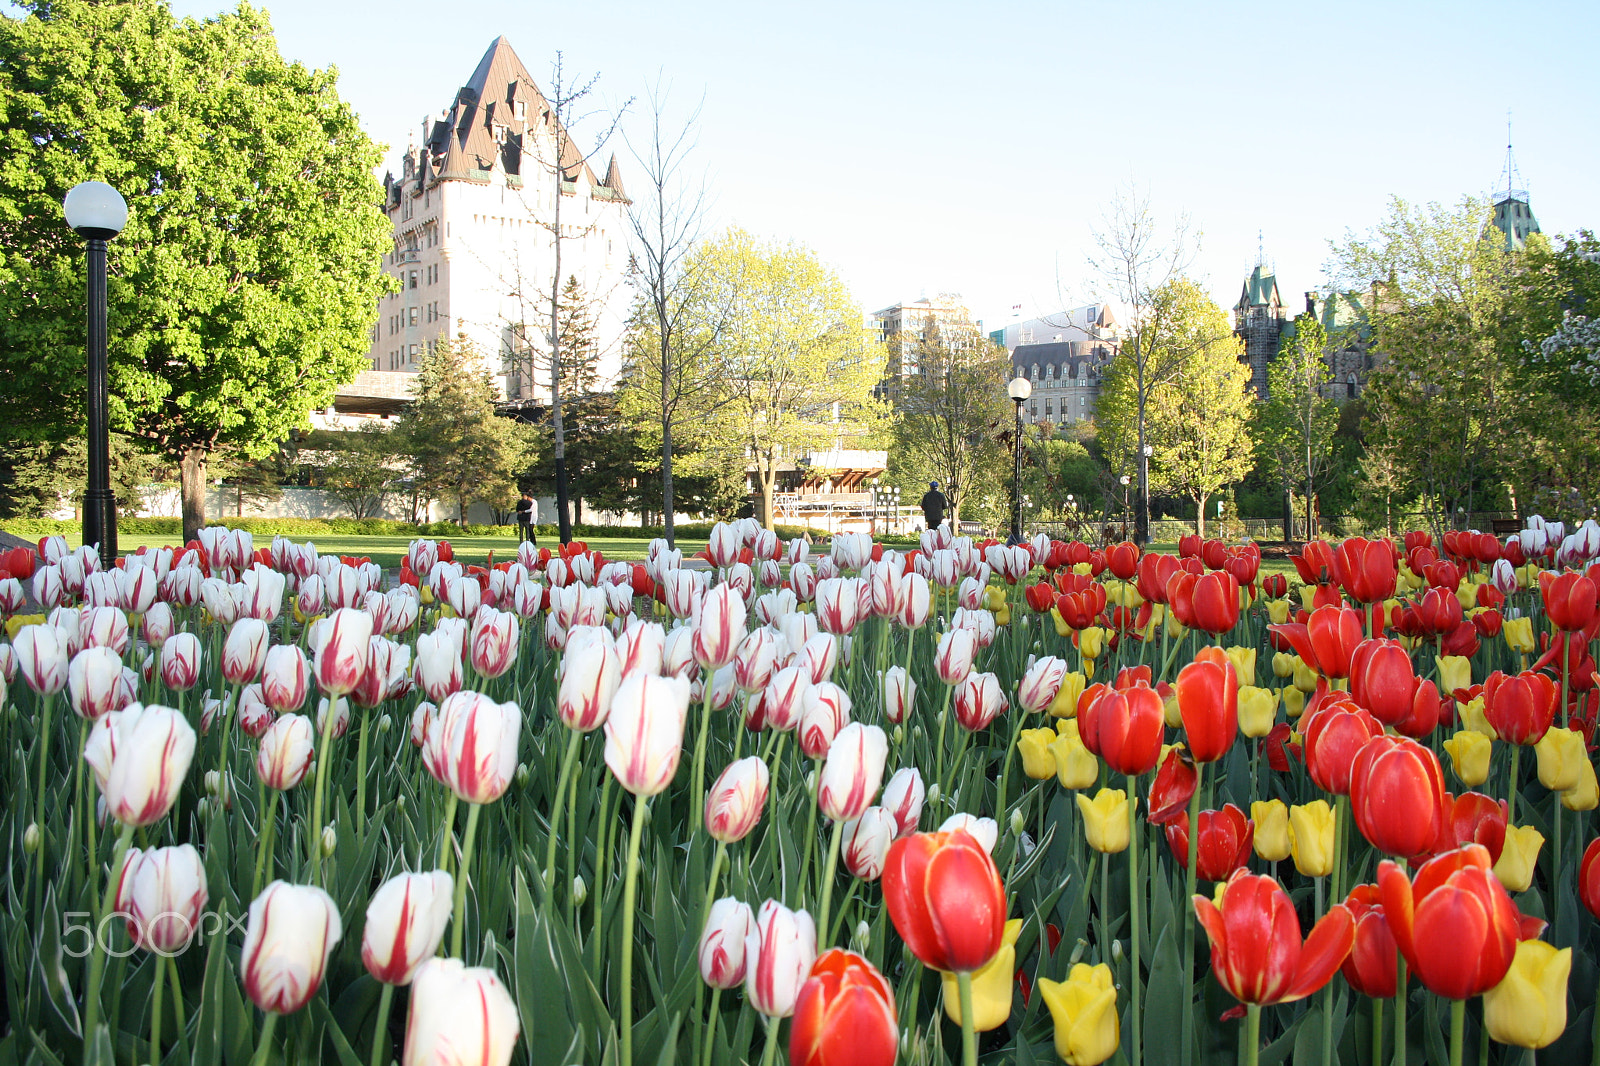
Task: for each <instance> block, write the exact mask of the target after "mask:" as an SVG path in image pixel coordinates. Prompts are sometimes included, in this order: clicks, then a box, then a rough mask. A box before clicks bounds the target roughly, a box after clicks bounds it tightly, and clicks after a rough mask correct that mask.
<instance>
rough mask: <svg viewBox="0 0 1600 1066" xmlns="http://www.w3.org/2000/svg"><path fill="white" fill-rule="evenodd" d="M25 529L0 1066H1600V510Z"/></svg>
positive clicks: (3, 894)
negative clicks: (1469, 516)
mask: <svg viewBox="0 0 1600 1066" xmlns="http://www.w3.org/2000/svg"><path fill="white" fill-rule="evenodd" d="M698 554H699V555H700V556H701V557H702V558H703V559H704V560H705V562H706V564H707V565H705V566H700V565H695V566H689V565H686V560H685V559H684V557H683V554H682V552H681V551H678V550H674V549H670V548H668V546H667V544H666V543H665V542H664V541H656V542H652V543H651V544H650V546H649V549H648V555H647V558H646V559H645V561H644V562H642V563H631V562H618V561H608V560H607V559H605V558H604V556H603V555H602V553H600V552H598V551H593V550H590V549H589V548H588V547H587V546H585V545H583V544H580V543H573V544H570V545H566V546H563V547H561V548H560V549H559V550H557V551H554V552H552V551H551V550H549V549H539V548H535V547H533V546H532V545H524V546H523V547H522V549H521V550H520V551H519V552H518V553H517V554H516V556H515V557H514V558H511V559H507V560H505V561H502V562H497V563H495V564H494V565H493V566H492V567H491V566H467V565H463V564H462V563H461V562H459V561H457V560H456V559H455V558H454V553H453V551H452V548H451V546H450V544H449V543H448V542H444V541H440V542H434V541H425V540H418V541H415V542H413V543H412V544H411V545H410V549H409V551H408V552H407V554H406V556H405V559H404V561H403V562H401V564H400V565H399V566H398V567H397V568H387V569H386V568H384V567H382V566H380V565H378V564H376V563H374V562H372V561H371V560H369V559H363V558H355V557H349V556H345V557H340V556H336V555H331V554H322V553H319V552H318V550H317V548H316V547H315V546H314V545H313V544H311V543H304V542H296V541H293V540H290V539H287V538H282V537H279V538H275V539H274V540H273V541H272V542H271V543H270V544H269V545H267V544H263V545H259V546H258V545H257V544H256V543H255V542H254V541H253V539H252V537H251V536H250V534H249V533H247V532H243V531H236V530H229V529H226V528H220V527H217V528H210V529H206V530H202V532H201V536H200V539H199V540H198V541H196V542H192V543H190V544H188V545H186V546H184V547H181V548H170V547H161V548H143V549H140V550H139V551H137V552H134V553H132V554H128V555H124V556H123V557H121V558H119V559H117V560H115V565H114V566H111V567H105V566H103V564H102V561H101V559H100V557H99V555H98V554H97V553H96V552H95V551H94V550H93V549H92V548H78V549H70V548H69V547H68V546H67V544H66V543H65V542H64V541H63V540H61V538H59V537H47V538H45V539H44V540H43V541H41V542H40V543H39V545H38V547H37V549H36V550H35V549H33V548H18V549H14V550H12V551H9V552H3V551H0V618H3V619H4V623H5V624H4V637H3V639H0V751H3V753H4V754H3V759H4V762H3V764H0V765H3V774H4V784H5V795H6V797H7V801H6V803H5V805H4V809H3V812H0V831H3V833H4V842H5V853H4V855H5V860H4V861H5V879H4V884H3V885H0V940H3V945H0V951H3V955H0V979H3V981H4V1000H3V1011H4V1015H3V1018H0V1066H13V1064H16V1066H21V1064H40V1066H46V1064H49V1066H55V1064H67V1063H79V1062H82V1063H91V1064H96V1066H102V1064H104V1066H108V1064H112V1063H119V1064H134V1063H139V1064H144V1063H149V1064H152V1066H158V1064H162V1063H175V1064H190V1063H194V1064H199V1066H268V1064H280V1063H284V1064H295V1063H338V1064H340V1066H387V1064H389V1063H392V1062H400V1063H403V1064H405V1066H424V1064H426V1066H467V1064H474V1066H504V1064H507V1063H512V1062H516V1063H527V1064H532V1066H545V1064H576V1063H594V1064H603V1066H635V1064H637V1066H664V1064H681V1066H723V1064H735V1063H751V1064H756V1063H760V1064H761V1066H771V1064H774V1063H780V1062H787V1063H791V1064H794V1066H801V1064H804V1066H843V1064H851V1066H890V1064H893V1063H904V1064H927V1066H939V1064H945V1063H960V1064H962V1066H973V1064H976V1063H978V1062H984V1063H996V1064H998V1063H1008V1064H1009V1063H1020V1064H1032V1063H1050V1062H1057V1061H1060V1062H1065V1063H1068V1064H1070V1066H1094V1064H1097V1063H1101V1062H1113V1063H1132V1064H1134V1066H1141V1064H1143V1063H1150V1064H1160V1066H1168V1064H1177V1066H1199V1064H1211V1063H1231V1062H1240V1063H1247V1064H1251V1066H1260V1064H1267V1063H1291V1062H1292V1063H1295V1064H1297V1066H1302V1064H1333V1063H1343V1064H1359V1066H1378V1064H1385V1066H1387V1064H1390V1063H1400V1064H1406V1063H1415V1064H1421V1063H1430V1064H1439V1066H1459V1064H1463V1063H1515V1064H1523V1063H1532V1062H1536V1061H1537V1062H1540V1063H1595V1064H1600V1050H1597V1048H1600V1041H1597V1040H1596V1032H1597V1029H1600V1012H1597V995H1600V967H1597V965H1596V958H1597V953H1596V947H1597V945H1600V836H1597V831H1596V826H1595V819H1594V814H1593V812H1594V810H1595V808H1596V807H1597V805H1600V785H1597V781H1596V774H1595V768H1594V762H1593V742H1594V728H1595V723H1596V719H1597V717H1600V714H1597V711H1600V674H1597V672H1596V667H1595V662H1594V659H1593V650H1594V646H1595V641H1596V639H1597V638H1600V526H1597V525H1595V524H1594V523H1593V522H1592V521H1590V522H1585V523H1584V524H1582V525H1581V526H1577V527H1576V528H1573V529H1571V530H1568V529H1566V528H1565V527H1563V526H1562V525H1561V524H1560V523H1556V522H1546V521H1545V520H1543V519H1540V518H1537V517H1535V518H1532V519H1530V520H1529V521H1528V522H1527V528H1526V529H1524V530H1523V531H1522V532H1520V533H1519V534H1515V535H1512V536H1510V537H1508V538H1506V539H1505V540H1500V539H1497V538H1496V537H1495V536H1493V535H1490V534H1483V533H1477V532H1470V531H1466V532H1458V531H1451V532H1447V533H1443V534H1442V535H1435V534H1429V533H1426V532H1412V533H1408V534H1406V535H1405V536H1404V537H1403V538H1402V539H1400V540H1388V539H1384V540H1365V539H1360V538H1352V539H1348V540H1345V541H1343V542H1339V543H1329V542H1324V541H1314V542H1311V543H1309V544H1306V545H1305V546H1304V547H1303V548H1302V549H1301V550H1300V552H1299V553H1298V554H1297V555H1295V556H1294V557H1293V564H1294V567H1295V578H1294V579H1291V578H1290V577H1288V576H1286V575H1285V574H1281V573H1280V574H1268V573H1265V572H1263V571H1262V569H1261V552H1260V549H1259V548H1258V547H1257V546H1256V545H1255V544H1253V543H1243V544H1228V543H1224V542H1222V541H1218V540H1211V541H1202V540H1201V539H1200V538H1198V537H1192V538H1186V539H1185V540H1184V541H1183V542H1182V543H1181V544H1180V545H1179V548H1178V551H1177V552H1176V553H1162V552H1154V551H1151V552H1141V551H1140V550H1139V549H1138V548H1137V547H1135V546H1134V545H1132V544H1112V545H1107V546H1104V547H1094V546H1090V545H1086V544H1082V543H1077V542H1073V543H1062V542H1059V541H1052V540H1050V539H1049V538H1048V537H1045V536H1043V535H1041V536H1038V537H1035V538H1034V539H1033V540H1031V541H1029V542H1026V543H1023V544H1019V545H1012V546H1008V545H1005V544H1001V543H997V542H993V541H979V542H974V541H972V540H970V539H968V538H953V537H951V536H950V535H949V533H948V531H947V530H945V529H943V528H941V529H939V530H936V531H933V532H930V533H927V534H924V536H923V538H922V542H921V545H920V547H918V548H917V549H916V550H910V551H897V550H891V549H888V548H886V547H885V546H883V545H881V544H875V543H873V542H872V540H871V539H870V538H869V537H867V536H866V535H860V534H839V535H836V536H834V537H833V538H832V540H831V542H830V543H828V544H827V545H825V546H813V545H810V544H808V543H807V542H805V541H804V540H794V541H789V542H785V541H782V540H781V539H780V538H778V537H777V536H776V535H774V534H773V533H772V532H771V531H769V530H764V529H762V528H760V527H759V526H758V525H757V524H756V523H754V522H752V521H750V520H744V521H741V522H735V523H727V524H719V525H718V526H716V527H715V528H714V529H713V530H712V533H711V536H710V541H709V543H708V544H707V546H706V548H705V550H704V551H703V552H700V553H698Z"/></svg>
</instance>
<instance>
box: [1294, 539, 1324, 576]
mask: <svg viewBox="0 0 1600 1066" xmlns="http://www.w3.org/2000/svg"><path fill="white" fill-rule="evenodd" d="M1289 561H1290V562H1292V563H1294V568H1295V570H1297V571H1299V573H1300V580H1301V581H1303V582H1305V583H1306V584H1307V585H1326V584H1327V583H1328V582H1329V580H1331V579H1332V578H1333V567H1334V563H1333V549H1332V548H1331V547H1329V546H1328V542H1327V541H1323V540H1313V541H1308V542H1307V543H1306V546H1305V547H1304V548H1302V549H1300V554H1299V555H1291V556H1289Z"/></svg>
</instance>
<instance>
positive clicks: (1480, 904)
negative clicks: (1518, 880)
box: [1378, 844, 1522, 999]
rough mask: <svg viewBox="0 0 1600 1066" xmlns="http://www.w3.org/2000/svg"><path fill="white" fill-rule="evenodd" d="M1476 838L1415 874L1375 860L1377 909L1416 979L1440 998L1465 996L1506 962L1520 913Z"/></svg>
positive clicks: (1491, 980)
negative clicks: (1380, 906)
mask: <svg viewBox="0 0 1600 1066" xmlns="http://www.w3.org/2000/svg"><path fill="white" fill-rule="evenodd" d="M1493 865H1494V864H1493V863H1492V862H1491V861H1490V859H1489V852H1488V850H1487V849H1486V848H1484V847H1483V846H1482V845H1480V844H1464V845H1462V846H1461V847H1460V848H1457V849H1456V850H1455V851H1448V852H1446V853H1444V854H1443V855H1439V856H1436V857H1434V858H1432V859H1429V860H1428V861H1427V862H1425V863H1423V864H1422V867H1421V868H1420V869H1419V870H1417V875H1416V879H1415V880H1410V879H1408V878H1407V877H1406V874H1405V871H1404V870H1403V869H1401V868H1400V867H1399V866H1398V865H1396V864H1395V863H1393V862H1390V861H1388V860H1384V861H1383V862H1381V863H1379V864H1378V890H1379V892H1380V893H1381V894H1382V896H1383V913H1384V917H1385V918H1386V919H1387V920H1388V923H1389V929H1390V931H1391V932H1393V934H1394V941H1395V944H1396V946H1398V947H1399V949H1400V954H1401V955H1403V956H1405V960H1406V962H1407V964H1408V965H1409V966H1410V967H1411V972H1412V973H1414V974H1416V975H1417V980H1419V981H1421V982H1422V984H1423V985H1424V986H1425V987H1426V988H1427V989H1428V990H1429V991H1431V992H1433V993H1435V994H1436V995H1440V996H1444V997H1445V998H1446V999H1470V998H1472V997H1473V996H1477V995H1481V994H1482V993H1484V992H1487V991H1488V990H1489V989H1491V988H1493V987H1494V986H1495V985H1497V984H1499V983H1500V980H1501V978H1503V977H1505V975H1506V972H1507V971H1508V970H1510V969H1511V960H1512V958H1513V956H1514V955H1515V954H1516V950H1517V940H1518V938H1519V937H1520V935H1521V932H1522V919H1521V915H1520V914H1518V913H1517V907H1516V904H1514V903H1512V902H1511V897H1510V896H1508V895H1507V894H1506V890H1505V887H1504V886H1502V885H1501V884H1500V882H1499V880H1498V879H1497V878H1496V877H1495V876H1494V874H1493V873H1491V872H1490V868H1491V867H1492V866H1493Z"/></svg>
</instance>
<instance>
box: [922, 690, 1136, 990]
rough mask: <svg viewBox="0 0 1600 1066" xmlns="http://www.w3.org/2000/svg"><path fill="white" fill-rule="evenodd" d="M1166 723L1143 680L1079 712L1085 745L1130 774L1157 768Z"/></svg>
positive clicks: (1134, 774)
mask: <svg viewBox="0 0 1600 1066" xmlns="http://www.w3.org/2000/svg"><path fill="white" fill-rule="evenodd" d="M1086 695H1087V693H1086ZM1165 726H1166V722H1165V718H1164V715H1163V713H1162V705H1161V697H1160V696H1158V695H1157V694H1156V691H1155V689H1153V688H1151V687H1150V686H1149V685H1144V684H1138V685H1134V686H1132V687H1130V688H1127V689H1112V690H1110V691H1108V692H1106V693H1104V694H1103V695H1101V696H1100V698H1099V699H1097V700H1095V701H1094V702H1093V703H1091V704H1089V705H1088V706H1087V707H1086V708H1082V709H1081V710H1080V711H1079V713H1078V733H1079V735H1080V736H1081V737H1082V739H1083V745H1084V747H1086V748H1088V749H1089V750H1090V751H1091V752H1094V753H1095V754H1096V755H1098V756H1100V758H1102V759H1104V760H1105V763H1106V765H1107V766H1108V767H1110V768H1111V769H1112V770H1113V771H1115V772H1116V773H1119V774H1127V775H1129V776H1138V775H1139V774H1147V773H1149V772H1150V771H1151V770H1154V769H1155V766H1156V760H1157V759H1159V758H1160V757H1161V739H1162V736H1163V731H1164V729H1165ZM945 968H946V969H947V968H948V967H945Z"/></svg>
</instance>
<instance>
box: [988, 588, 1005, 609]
mask: <svg viewBox="0 0 1600 1066" xmlns="http://www.w3.org/2000/svg"><path fill="white" fill-rule="evenodd" d="M984 595H985V596H986V597H987V599H988V603H987V604H986V606H987V607H988V608H989V610H991V611H998V610H999V609H1000V608H1002V607H1004V606H1005V605H1006V590H1005V589H1003V588H1001V587H1000V586H999V585H990V586H989V587H988V588H986V589H984Z"/></svg>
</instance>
